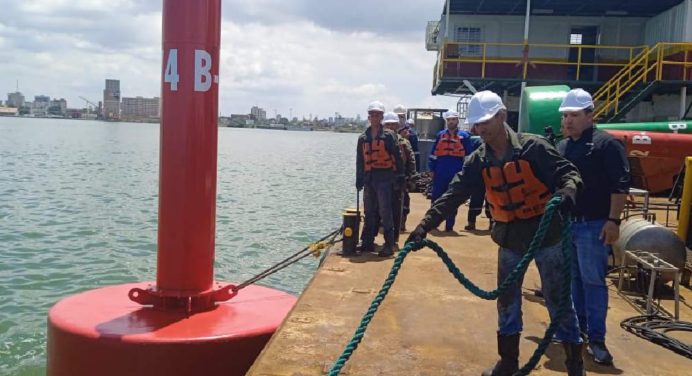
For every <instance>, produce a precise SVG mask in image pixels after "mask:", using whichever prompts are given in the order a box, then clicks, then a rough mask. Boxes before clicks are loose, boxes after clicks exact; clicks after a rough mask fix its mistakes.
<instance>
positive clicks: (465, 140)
mask: <svg viewBox="0 0 692 376" xmlns="http://www.w3.org/2000/svg"><path fill="white" fill-rule="evenodd" d="M443 117H444V119H445V122H446V123H447V128H446V129H443V130H442V131H440V132H439V133H438V134H437V137H436V138H435V143H434V144H433V146H432V150H431V151H430V157H429V158H428V167H429V168H430V171H432V173H433V187H432V201H433V202H435V200H437V199H438V198H439V197H440V196H442V194H443V193H445V191H447V186H449V183H450V182H451V181H452V178H454V175H456V174H457V172H459V171H461V168H462V167H463V166H464V158H465V157H466V155H468V154H471V152H472V151H473V150H474V148H475V145H474V143H473V142H471V135H470V134H469V133H468V132H466V131H463V130H460V129H459V113H458V112H456V111H447V112H445V113H444V114H443ZM456 215H457V212H456V210H454V211H452V212H450V213H449V215H448V216H447V220H446V223H445V231H453V229H454V222H455V218H456Z"/></svg>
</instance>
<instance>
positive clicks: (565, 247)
mask: <svg viewBox="0 0 692 376" xmlns="http://www.w3.org/2000/svg"><path fill="white" fill-rule="evenodd" d="M559 204H560V198H559V197H556V196H554V197H552V198H551V199H550V201H548V203H547V204H546V208H545V213H544V214H543V217H542V218H541V222H540V224H539V225H538V230H537V231H536V234H535V235H534V237H533V239H532V240H531V244H530V245H529V250H528V251H527V252H526V254H525V255H524V257H523V258H522V259H521V261H520V262H519V264H517V266H516V267H515V268H514V270H512V272H511V273H510V274H509V275H508V276H507V278H506V279H505V280H504V281H503V282H502V283H501V284H500V286H498V288H497V289H495V290H492V291H486V290H483V289H481V288H480V287H478V286H477V285H476V284H474V283H473V282H472V281H471V280H469V279H468V278H467V277H466V276H465V275H464V273H462V272H461V271H460V270H459V268H458V267H457V266H456V265H455V264H454V262H453V261H452V259H450V258H449V255H448V254H447V253H446V252H445V251H444V250H443V249H442V247H440V246H439V245H438V244H437V243H435V242H433V241H431V240H428V239H424V240H423V241H421V242H417V243H407V244H406V245H405V246H404V247H403V248H402V249H401V250H400V251H399V253H398V254H397V256H396V259H394V264H393V265H392V269H391V270H390V272H389V275H388V276H387V278H386V279H385V281H384V283H383V284H382V288H381V289H380V291H379V293H378V294H377V296H376V297H375V299H373V301H372V303H371V304H370V307H369V308H368V310H367V312H366V313H365V314H364V315H363V318H362V320H361V322H360V325H359V326H358V328H357V329H356V331H355V333H354V334H353V338H351V340H350V341H349V343H348V344H347V345H346V347H345V348H344V351H343V352H342V353H341V356H339V358H338V359H337V360H336V362H334V365H333V366H332V369H331V370H330V371H329V373H328V375H329V376H336V375H338V374H339V373H340V372H341V369H342V368H343V367H344V365H345V364H346V362H347V361H348V359H349V358H350V357H351V355H352V354H353V352H354V351H355V350H356V348H358V344H360V342H361V340H362V339H363V336H365V331H366V330H367V327H368V325H369V324H370V321H371V320H372V318H373V317H374V316H375V313H376V312H377V309H378V308H379V306H380V304H382V301H383V300H384V298H385V297H386V296H387V293H388V292H389V289H390V288H391V287H392V284H393V283H394V280H395V279H396V277H397V274H399V269H401V265H402V264H403V262H404V259H405V258H406V256H408V254H409V253H410V252H411V251H417V250H419V249H422V248H424V247H428V248H430V249H432V250H433V251H435V253H437V256H438V257H440V258H441V259H442V261H443V262H444V263H445V265H446V266H447V269H448V270H449V272H450V273H452V275H454V277H455V278H456V279H457V280H458V281H459V282H460V283H461V284H462V285H463V286H464V287H466V289H468V290H469V291H470V292H471V293H473V294H474V295H476V296H478V297H480V298H482V299H486V300H494V299H497V297H498V296H500V295H501V294H502V293H503V292H504V291H505V290H507V288H508V287H509V286H510V285H512V284H513V283H515V282H516V281H517V280H518V279H519V278H520V277H522V276H523V275H524V273H525V272H526V269H527V268H528V266H529V263H531V260H533V258H534V254H535V253H536V251H537V250H538V249H539V248H540V245H541V244H542V243H543V239H544V238H545V234H546V232H548V228H549V227H550V223H551V221H552V218H553V214H554V213H555V210H556V208H557V207H558V205H559ZM570 239H571V219H569V218H567V219H566V220H565V221H564V223H563V227H562V241H561V244H562V247H561V251H562V255H563V267H562V271H563V273H562V275H563V283H562V289H561V294H560V303H559V304H558V309H557V313H556V317H555V320H551V322H550V325H549V326H548V328H547V329H546V331H545V335H544V336H543V339H542V340H541V342H540V343H539V344H538V347H537V348H536V350H535V351H534V353H533V355H532V356H531V358H530V359H529V361H528V362H526V364H525V365H524V366H523V367H521V369H519V371H518V372H517V373H515V376H523V375H528V374H529V373H530V372H531V370H533V369H534V367H535V366H536V364H538V361H539V360H540V359H541V356H543V354H544V353H545V350H546V349H547V348H548V345H549V344H550V341H551V340H552V338H553V335H554V334H555V331H556V330H557V326H558V322H560V319H561V318H562V317H563V316H564V314H565V312H566V311H567V310H568V309H569V307H570V304H571V300H570V294H571V290H570V289H571V279H572V275H571V274H572V273H571V271H572V270H571V257H572V256H571V249H572V246H573V245H572V242H571V241H570Z"/></svg>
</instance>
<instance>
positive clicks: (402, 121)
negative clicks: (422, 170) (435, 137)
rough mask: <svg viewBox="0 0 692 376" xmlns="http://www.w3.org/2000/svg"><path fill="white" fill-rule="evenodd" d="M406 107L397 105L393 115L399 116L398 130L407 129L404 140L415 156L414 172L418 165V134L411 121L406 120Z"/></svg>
mask: <svg viewBox="0 0 692 376" xmlns="http://www.w3.org/2000/svg"><path fill="white" fill-rule="evenodd" d="M406 112H407V111H406V106H404V105H403V104H398V105H396V106H395V107H394V113H395V114H397V116H399V128H407V132H406V133H407V135H406V139H408V142H409V143H410V144H411V147H412V148H413V154H414V155H415V156H416V171H418V169H419V165H420V152H419V151H418V133H416V129H415V128H414V127H413V126H414V125H415V123H414V121H413V119H408V120H407V119H406Z"/></svg>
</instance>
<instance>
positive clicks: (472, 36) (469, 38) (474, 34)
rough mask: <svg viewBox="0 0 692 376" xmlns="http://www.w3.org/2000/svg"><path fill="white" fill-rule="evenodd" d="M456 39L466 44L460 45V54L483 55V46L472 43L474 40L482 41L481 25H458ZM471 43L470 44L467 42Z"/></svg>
mask: <svg viewBox="0 0 692 376" xmlns="http://www.w3.org/2000/svg"><path fill="white" fill-rule="evenodd" d="M455 39H456V41H457V42H461V43H464V44H460V45H459V55H461V56H481V53H482V47H481V45H480V44H470V43H474V42H479V43H480V42H481V40H482V35H481V28H480V27H464V26H462V27H457V30H456V35H455ZM466 43H469V44H466Z"/></svg>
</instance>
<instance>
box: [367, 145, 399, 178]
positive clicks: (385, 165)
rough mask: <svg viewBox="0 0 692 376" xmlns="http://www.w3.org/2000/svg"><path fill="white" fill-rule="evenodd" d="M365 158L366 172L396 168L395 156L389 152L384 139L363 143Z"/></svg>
mask: <svg viewBox="0 0 692 376" xmlns="http://www.w3.org/2000/svg"><path fill="white" fill-rule="evenodd" d="M363 159H364V160H365V172H369V171H371V170H373V169H376V170H388V169H391V170H396V166H395V165H394V158H392V156H391V155H390V154H389V153H388V152H387V148H386V147H385V145H384V140H372V141H371V142H369V143H368V142H366V143H363Z"/></svg>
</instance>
